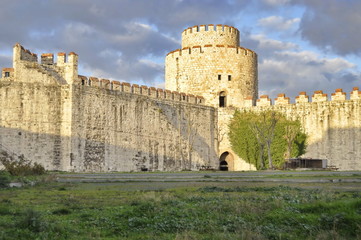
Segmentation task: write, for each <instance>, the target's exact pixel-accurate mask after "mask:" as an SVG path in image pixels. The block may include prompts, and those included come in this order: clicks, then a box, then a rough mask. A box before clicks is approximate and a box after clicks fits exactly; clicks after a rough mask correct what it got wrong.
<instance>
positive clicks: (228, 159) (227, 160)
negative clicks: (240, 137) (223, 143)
mask: <svg viewBox="0 0 361 240" xmlns="http://www.w3.org/2000/svg"><path fill="white" fill-rule="evenodd" d="M219 170H221V171H233V155H232V154H231V153H229V152H224V153H222V154H221V156H220V158H219Z"/></svg>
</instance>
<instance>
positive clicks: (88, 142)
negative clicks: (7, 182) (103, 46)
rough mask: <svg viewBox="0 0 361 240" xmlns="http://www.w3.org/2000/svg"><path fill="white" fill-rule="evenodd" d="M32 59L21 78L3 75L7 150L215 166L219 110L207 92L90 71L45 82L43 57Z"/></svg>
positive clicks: (67, 166) (91, 166)
mask: <svg viewBox="0 0 361 240" xmlns="http://www.w3.org/2000/svg"><path fill="white" fill-rule="evenodd" d="M45 57H51V56H50V55H44V59H43V64H45V63H50V64H51V59H50V60H49V59H47V58H45ZM27 64H32V62H30V61H19V62H17V65H16V66H17V67H18V68H21V69H20V70H19V69H16V68H15V70H14V71H15V72H16V71H18V72H20V71H21V72H22V74H21V75H18V76H21V77H17V78H16V79H13V78H11V77H9V78H0V100H1V101H0V144H1V145H2V147H5V148H6V150H9V151H10V152H13V153H16V154H17V155H24V156H25V158H26V159H29V160H32V161H35V162H39V163H41V164H43V165H44V166H45V167H46V169H51V170H66V171H133V170H134V171H139V170H140V169H141V168H142V167H145V168H148V169H149V170H153V171H156V170H164V171H169V170H183V169H192V170H196V169H199V168H200V167H201V166H202V165H207V166H212V167H214V168H215V167H217V164H218V163H217V150H216V140H215V138H216V126H217V116H216V113H215V109H214V108H211V107H206V106H204V105H203V104H204V98H202V97H198V96H194V95H187V94H185V93H180V92H172V91H169V90H166V91H164V90H163V89H156V88H152V87H150V88H148V87H146V86H141V87H139V86H138V85H136V84H135V85H131V84H129V83H119V82H116V81H113V82H111V81H109V80H107V79H100V80H99V79H97V78H94V77H92V78H89V79H88V78H86V77H84V76H79V77H77V78H76V79H74V80H72V82H73V83H74V84H71V85H61V84H58V81H57V79H55V80H54V78H55V77H54V75H53V74H45V76H44V78H46V79H45V80H44V81H43V79H42V78H38V76H37V75H34V74H33V70H34V69H36V68H39V65H40V64H38V63H36V62H34V68H30V69H29V68H27V67H26V65H27ZM5 70H6V69H5ZM68 71H70V72H71V74H73V70H72V69H70V70H69V69H67V68H64V75H66V74H68ZM26 76H27V77H26ZM29 78H30V79H29ZM44 83H45V84H44Z"/></svg>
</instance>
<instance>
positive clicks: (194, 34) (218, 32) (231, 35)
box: [182, 24, 239, 48]
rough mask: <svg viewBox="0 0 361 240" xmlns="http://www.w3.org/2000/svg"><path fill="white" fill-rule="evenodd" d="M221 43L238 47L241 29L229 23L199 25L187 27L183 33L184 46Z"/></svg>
mask: <svg viewBox="0 0 361 240" xmlns="http://www.w3.org/2000/svg"><path fill="white" fill-rule="evenodd" d="M214 43H216V44H220V45H229V46H234V47H238V46H239V31H238V29H236V28H234V27H231V26H228V25H221V24H219V25H216V26H214V25H213V24H210V25H199V26H193V27H190V28H187V29H185V30H184V31H183V33H182V48H185V47H193V46H199V45H201V46H203V45H207V44H214Z"/></svg>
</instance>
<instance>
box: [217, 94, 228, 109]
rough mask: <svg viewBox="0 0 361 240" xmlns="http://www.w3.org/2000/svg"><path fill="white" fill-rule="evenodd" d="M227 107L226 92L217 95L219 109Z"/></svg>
mask: <svg viewBox="0 0 361 240" xmlns="http://www.w3.org/2000/svg"><path fill="white" fill-rule="evenodd" d="M226 106H227V94H226V92H224V91H222V92H220V93H219V107H226Z"/></svg>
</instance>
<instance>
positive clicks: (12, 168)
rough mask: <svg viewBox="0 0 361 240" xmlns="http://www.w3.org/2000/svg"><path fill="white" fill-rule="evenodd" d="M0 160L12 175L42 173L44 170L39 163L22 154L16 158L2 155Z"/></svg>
mask: <svg viewBox="0 0 361 240" xmlns="http://www.w3.org/2000/svg"><path fill="white" fill-rule="evenodd" d="M0 162H1V163H2V164H3V165H4V167H5V170H6V171H7V172H9V173H10V174H11V175H12V176H28V175H43V174H45V172H46V171H45V168H44V167H43V166H42V165H41V164H39V163H32V162H31V161H30V160H26V159H25V158H24V156H22V155H21V156H19V157H18V160H13V159H9V158H5V157H2V158H0Z"/></svg>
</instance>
